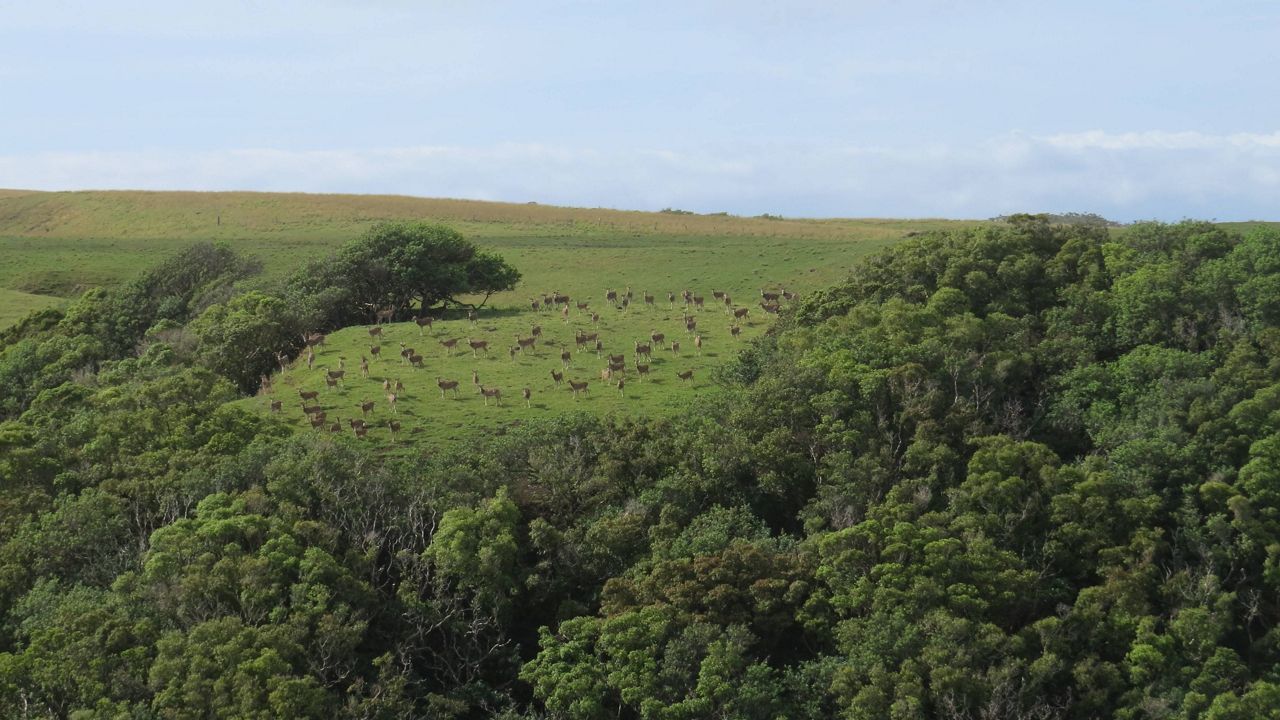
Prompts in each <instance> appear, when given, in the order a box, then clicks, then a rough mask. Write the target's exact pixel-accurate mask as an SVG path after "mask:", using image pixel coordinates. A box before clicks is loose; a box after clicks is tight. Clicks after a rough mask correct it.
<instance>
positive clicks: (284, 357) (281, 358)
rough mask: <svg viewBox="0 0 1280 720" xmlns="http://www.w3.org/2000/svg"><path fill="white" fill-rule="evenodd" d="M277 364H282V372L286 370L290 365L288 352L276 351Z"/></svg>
mask: <svg viewBox="0 0 1280 720" xmlns="http://www.w3.org/2000/svg"><path fill="white" fill-rule="evenodd" d="M276 364H277V365H279V366H280V372H284V371H285V368H286V367H288V365H289V355H288V354H287V353H283V352H279V351H276Z"/></svg>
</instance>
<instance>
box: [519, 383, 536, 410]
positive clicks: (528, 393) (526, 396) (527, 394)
mask: <svg viewBox="0 0 1280 720" xmlns="http://www.w3.org/2000/svg"><path fill="white" fill-rule="evenodd" d="M520 395H521V396H522V397H524V406H525V407H529V398H530V397H532V396H533V391H531V390H530V389H529V388H525V389H523V390H521V391H520Z"/></svg>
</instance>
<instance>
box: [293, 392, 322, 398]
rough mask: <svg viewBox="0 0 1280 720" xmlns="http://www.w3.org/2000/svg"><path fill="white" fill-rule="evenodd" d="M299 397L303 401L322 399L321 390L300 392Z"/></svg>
mask: <svg viewBox="0 0 1280 720" xmlns="http://www.w3.org/2000/svg"><path fill="white" fill-rule="evenodd" d="M298 395H299V396H300V397H301V398H302V399H303V400H315V399H316V398H318V397H320V391H319V390H299V391H298Z"/></svg>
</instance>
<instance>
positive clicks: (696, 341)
mask: <svg viewBox="0 0 1280 720" xmlns="http://www.w3.org/2000/svg"><path fill="white" fill-rule="evenodd" d="M693 346H694V347H695V348H697V350H698V357H702V336H701V335H694V336H693Z"/></svg>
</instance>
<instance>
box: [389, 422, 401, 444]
mask: <svg viewBox="0 0 1280 720" xmlns="http://www.w3.org/2000/svg"><path fill="white" fill-rule="evenodd" d="M387 429H388V430H390V431H391V439H392V440H395V439H396V433H398V432H400V421H399V420H388V421H387Z"/></svg>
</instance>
